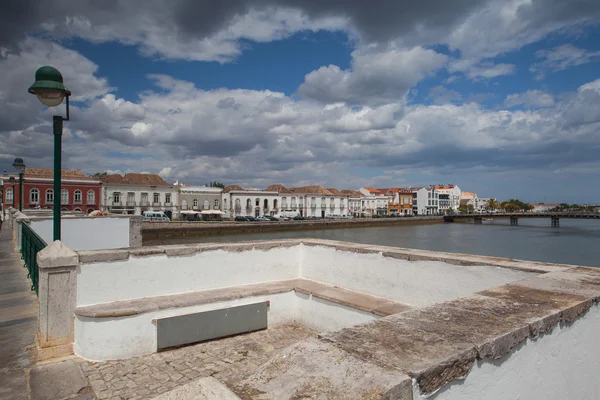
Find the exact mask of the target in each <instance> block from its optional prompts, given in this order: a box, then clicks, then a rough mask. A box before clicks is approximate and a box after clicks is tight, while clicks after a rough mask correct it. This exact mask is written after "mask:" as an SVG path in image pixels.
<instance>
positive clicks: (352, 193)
mask: <svg viewBox="0 0 600 400" xmlns="http://www.w3.org/2000/svg"><path fill="white" fill-rule="evenodd" d="M341 192H342V193H343V194H346V195H348V196H349V197H364V196H365V195H364V194H362V193H361V192H360V191H358V190H342V191H341Z"/></svg>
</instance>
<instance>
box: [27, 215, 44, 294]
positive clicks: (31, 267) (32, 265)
mask: <svg viewBox="0 0 600 400" xmlns="http://www.w3.org/2000/svg"><path fill="white" fill-rule="evenodd" d="M46 246H47V244H46V242H44V240H43V239H42V238H40V237H39V236H38V235H37V233H35V232H34V231H33V230H32V229H31V228H30V227H29V225H27V224H21V258H22V259H23V261H24V262H25V267H27V272H28V273H27V277H28V278H31V290H35V293H36V294H37V292H38V276H39V271H38V263H37V253H38V251H40V250H42V249H43V248H44V247H46Z"/></svg>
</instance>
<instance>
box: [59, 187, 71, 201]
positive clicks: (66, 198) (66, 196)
mask: <svg viewBox="0 0 600 400" xmlns="http://www.w3.org/2000/svg"><path fill="white" fill-rule="evenodd" d="M60 204H69V191H68V190H67V189H63V190H61V191H60Z"/></svg>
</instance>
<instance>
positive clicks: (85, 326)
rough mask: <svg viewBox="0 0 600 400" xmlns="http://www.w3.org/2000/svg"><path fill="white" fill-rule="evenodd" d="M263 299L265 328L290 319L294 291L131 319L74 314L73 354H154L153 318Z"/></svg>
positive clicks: (93, 356)
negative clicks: (266, 311)
mask: <svg viewBox="0 0 600 400" xmlns="http://www.w3.org/2000/svg"><path fill="white" fill-rule="evenodd" d="M266 300H270V301H271V306H270V309H269V316H268V318H269V325H274V324H280V323H286V322H291V321H293V320H294V313H295V310H296V301H297V298H296V295H295V294H294V292H288V293H282V294H276V295H269V296H256V297H248V298H244V299H236V300H230V301H224V302H219V303H213V304H203V305H200V306H192V307H183V308H178V309H169V310H160V311H155V312H149V313H144V314H139V315H135V316H132V317H120V318H97V319H95V318H88V317H80V316H78V315H75V343H74V345H73V351H74V352H75V354H76V355H78V356H79V357H82V358H85V359H87V360H92V361H103V360H118V359H123V358H130V357H137V356H141V355H144V354H152V353H156V348H157V339H156V324H155V323H153V322H152V319H154V318H165V317H173V316H177V315H185V314H192V313H197V312H202V311H210V310H218V309H221V308H226V307H232V306H241V305H246V304H252V303H257V302H261V301H266Z"/></svg>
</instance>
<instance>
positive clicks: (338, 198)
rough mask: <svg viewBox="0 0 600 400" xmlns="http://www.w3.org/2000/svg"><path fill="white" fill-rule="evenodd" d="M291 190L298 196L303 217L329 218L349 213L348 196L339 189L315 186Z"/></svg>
mask: <svg viewBox="0 0 600 400" xmlns="http://www.w3.org/2000/svg"><path fill="white" fill-rule="evenodd" d="M290 190H291V191H292V192H293V194H294V195H296V196H297V202H298V206H299V213H300V216H302V217H315V218H328V217H331V216H333V215H346V214H347V212H348V211H347V210H348V208H347V207H348V196H347V195H345V194H344V193H342V192H340V191H339V190H337V189H333V188H332V189H326V188H324V187H323V186H320V185H313V186H304V187H297V188H291V189H290ZM282 202H283V199H282Z"/></svg>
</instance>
